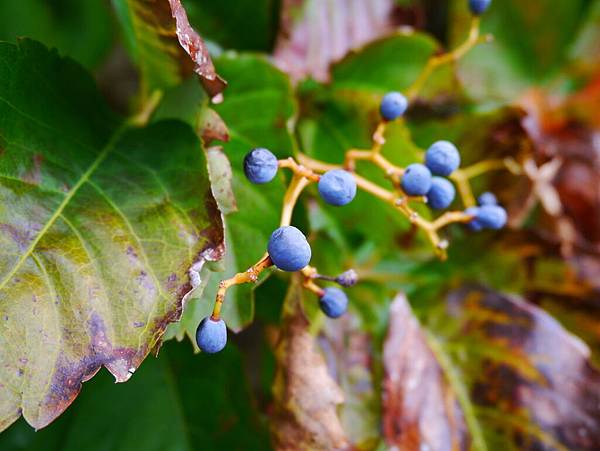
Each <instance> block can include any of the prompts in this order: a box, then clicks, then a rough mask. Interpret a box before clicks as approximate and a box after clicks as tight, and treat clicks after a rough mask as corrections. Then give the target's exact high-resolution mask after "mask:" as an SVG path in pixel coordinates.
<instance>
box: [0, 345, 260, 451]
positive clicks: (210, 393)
mask: <svg viewBox="0 0 600 451" xmlns="http://www.w3.org/2000/svg"><path fill="white" fill-rule="evenodd" d="M243 375H244V367H243V365H242V356H241V354H240V352H239V351H238V349H237V348H236V346H235V345H232V344H230V345H228V346H227V348H226V349H225V350H224V351H223V352H221V353H219V354H218V355H210V356H209V355H197V356H193V355H192V354H191V348H190V347H189V345H187V344H176V343H169V344H166V345H165V346H164V348H163V349H162V350H161V353H160V358H159V359H154V358H151V359H148V360H146V362H144V365H143V366H142V367H141V368H140V369H139V371H138V374H136V377H134V378H133V379H132V380H131V382H129V383H128V384H124V385H115V384H114V383H113V381H112V380H111V378H110V377H109V376H108V375H107V374H104V373H102V374H99V375H98V376H97V377H96V378H95V379H94V380H93V381H92V382H89V383H87V384H85V388H84V390H83V392H82V393H81V395H80V397H79V398H78V399H77V401H76V402H75V403H74V405H73V407H72V408H71V409H70V410H69V412H67V413H66V414H65V415H64V416H63V417H61V418H60V419H58V420H57V421H56V422H55V423H53V424H52V425H50V426H49V427H48V428H46V429H43V430H42V431H38V432H34V431H33V430H32V429H31V428H29V427H28V426H27V425H26V424H25V422H18V423H15V425H13V426H12V427H11V428H10V429H8V430H7V431H6V432H4V433H3V434H2V435H0V448H2V450H4V451H21V450H29V451H34V450H40V451H42V450H43V451H79V450H83V449H85V450H89V451H101V450H108V449H110V450H111V451H121V450H123V451H127V450H132V449H140V450H144V451H154V450H156V451H180V450H186V451H192V450H218V449H244V450H267V449H270V444H269V437H268V433H267V429H266V424H265V423H264V422H263V421H261V418H260V417H259V416H258V412H257V411H256V409H255V408H254V402H255V400H254V399H253V396H252V394H251V392H250V389H249V387H248V383H247V379H246V378H245V377H243Z"/></svg>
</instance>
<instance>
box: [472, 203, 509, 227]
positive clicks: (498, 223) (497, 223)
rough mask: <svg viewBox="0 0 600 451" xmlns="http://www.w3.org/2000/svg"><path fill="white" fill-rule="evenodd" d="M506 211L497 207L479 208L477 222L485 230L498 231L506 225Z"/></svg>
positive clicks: (485, 206)
mask: <svg viewBox="0 0 600 451" xmlns="http://www.w3.org/2000/svg"><path fill="white" fill-rule="evenodd" d="M506 219H507V215H506V210H505V209H504V208H502V207H500V206H498V205H484V206H482V207H479V211H478V213H477V222H479V224H481V225H482V226H483V227H485V228H486V229H492V230H498V229H501V228H502V227H504V225H505V224H506Z"/></svg>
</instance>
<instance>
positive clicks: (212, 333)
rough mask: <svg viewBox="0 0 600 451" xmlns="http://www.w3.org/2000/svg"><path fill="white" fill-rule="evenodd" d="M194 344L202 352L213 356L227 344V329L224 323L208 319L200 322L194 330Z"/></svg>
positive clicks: (220, 320)
mask: <svg viewBox="0 0 600 451" xmlns="http://www.w3.org/2000/svg"><path fill="white" fill-rule="evenodd" d="M196 343H197V344H198V347H199V348H200V350H201V351H202V352H206V353H208V354H214V353H215V352H219V351H220V350H221V349H223V348H224V347H225V344H227V327H226V326H225V321H223V320H222V319H219V320H218V321H215V320H214V319H212V318H210V317H206V318H204V319H203V320H202V321H200V324H199V325H198V329H196Z"/></svg>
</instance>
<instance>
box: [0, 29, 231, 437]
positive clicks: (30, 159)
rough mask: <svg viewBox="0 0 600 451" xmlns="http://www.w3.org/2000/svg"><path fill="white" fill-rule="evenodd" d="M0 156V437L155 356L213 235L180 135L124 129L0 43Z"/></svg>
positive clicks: (192, 140) (209, 208)
mask: <svg viewBox="0 0 600 451" xmlns="http://www.w3.org/2000/svg"><path fill="white" fill-rule="evenodd" d="M0 148H1V149H2V151H1V155H0V361H1V362H2V365H1V366H0V430H1V429H4V428H6V427H7V426H8V425H9V424H11V423H12V422H13V421H14V420H15V419H17V418H18V417H19V416H20V415H21V414H22V415H23V416H24V417H25V419H26V420H27V421H28V422H29V423H30V424H31V425H33V426H34V427H36V428H40V427H44V426H45V425H47V424H48V423H49V422H51V421H52V420H53V419H54V418H56V417H57V416H58V415H60V413H61V412H63V411H64V410H65V409H66V407H67V406H68V405H69V404H70V403H71V402H72V401H73V399H74V398H75V397H76V396H77V394H78V392H79V390H80V388H81V383H82V382H83V381H85V380H87V379H89V378H91V377H92V376H93V375H94V374H95V373H96V372H97V371H98V370H99V369H100V367H101V366H105V367H106V368H108V370H109V371H110V372H111V373H112V374H113V375H114V376H115V378H116V380H117V381H118V382H123V381H126V380H127V379H128V378H129V377H130V376H131V375H132V374H133V372H134V371H135V370H136V368H137V367H138V366H139V364H140V363H141V362H142V360H143V359H144V358H145V357H146V355H147V354H148V353H149V352H150V351H151V350H152V349H155V348H157V347H158V346H159V343H160V338H161V336H162V334H163V332H164V329H165V327H166V325H167V324H168V323H169V322H172V321H175V320H177V319H178V318H179V316H180V314H181V302H182V298H183V297H184V296H185V295H186V294H187V293H188V292H189V291H190V290H191V288H192V287H191V285H190V281H189V279H188V270H189V268H190V267H191V266H192V264H194V263H198V262H200V261H202V259H203V257H207V258H208V257H211V258H216V257H218V254H219V251H220V249H221V246H220V245H221V244H222V239H223V230H222V224H221V220H220V214H219V213H218V211H217V208H216V203H215V201H214V199H213V197H212V194H211V192H210V186H209V181H208V175H207V170H206V160H205V158H204V155H203V152H202V150H201V145H200V142H199V140H198V139H197V137H196V135H195V134H194V132H193V130H192V129H191V128H190V127H189V126H187V125H185V124H183V123H181V122H177V121H164V122H159V123H156V124H154V125H152V126H150V127H147V128H140V129H133V128H129V127H128V126H127V125H126V124H123V123H121V121H120V120H119V118H117V117H115V116H114V115H113V114H112V113H111V112H110V111H109V110H108V109H107V107H106V106H105V104H104V102H103V101H102V99H101V97H100V96H99V94H98V93H97V91H96V89H95V86H94V84H93V81H92V79H91V77H90V76H89V75H88V74H87V73H86V72H85V71H83V70H82V69H81V68H80V67H79V66H78V65H76V64H75V63H73V62H72V61H71V60H69V59H61V58H59V57H58V56H57V55H56V53H54V52H50V51H48V50H47V49H46V48H45V47H43V46H41V45H40V44H37V43H35V42H33V41H22V42H20V44H19V45H18V46H15V45H11V44H6V43H4V44H0Z"/></svg>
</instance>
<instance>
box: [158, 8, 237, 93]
mask: <svg viewBox="0 0 600 451" xmlns="http://www.w3.org/2000/svg"><path fill="white" fill-rule="evenodd" d="M169 5H170V6H171V14H172V16H173V18H174V19H175V26H176V33H177V39H178V40H179V44H181V47H182V48H183V49H184V50H185V51H186V53H187V54H188V55H189V56H190V58H191V59H192V61H193V62H194V72H196V73H197V74H198V76H199V77H200V82H201V83H202V86H203V87H204V89H205V90H206V92H207V93H208V95H209V96H210V97H215V96H216V95H218V94H220V93H221V92H223V90H224V89H225V87H226V86H227V82H226V81H225V80H223V79H222V78H221V77H220V76H219V74H217V72H216V70H215V66H214V64H213V62H212V60H211V58H210V54H209V53H208V49H207V48H206V44H205V43H204V41H203V40H202V38H201V37H200V35H199V34H198V33H197V32H196V30H194V29H193V28H192V26H191V25H190V21H189V20H188V17H187V13H186V12H185V8H184V7H183V5H182V4H181V0H169Z"/></svg>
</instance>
